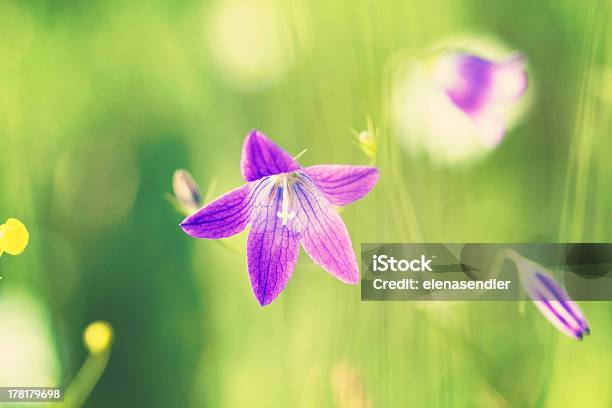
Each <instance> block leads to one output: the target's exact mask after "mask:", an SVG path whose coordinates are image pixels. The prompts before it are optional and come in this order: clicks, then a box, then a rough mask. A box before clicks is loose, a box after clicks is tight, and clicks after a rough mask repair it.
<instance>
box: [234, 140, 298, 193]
mask: <svg viewBox="0 0 612 408" xmlns="http://www.w3.org/2000/svg"><path fill="white" fill-rule="evenodd" d="M299 167H300V166H299V164H298V163H297V162H296V161H295V160H294V159H293V157H291V156H290V155H289V153H287V152H286V151H284V150H283V149H281V148H280V147H278V146H277V145H276V144H275V143H274V142H273V141H271V140H270V139H268V138H267V137H266V135H264V134H263V133H261V132H259V131H257V130H252V131H251V132H250V133H249V134H248V135H247V137H246V140H245V141H244V146H243V147H242V160H241V162H240V170H241V171H242V176H243V177H244V178H245V180H247V181H253V180H257V179H260V178H262V177H265V176H271V175H273V174H278V173H287V172H290V171H293V170H297V169H298V168H299Z"/></svg>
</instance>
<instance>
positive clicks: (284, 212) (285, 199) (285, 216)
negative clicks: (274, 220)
mask: <svg viewBox="0 0 612 408" xmlns="http://www.w3.org/2000/svg"><path fill="white" fill-rule="evenodd" d="M277 183H278V184H277V185H279V186H280V188H281V195H282V201H281V211H277V212H276V216H277V217H278V218H281V219H282V220H283V225H287V221H289V220H291V219H292V218H293V217H295V211H289V208H291V193H290V190H289V175H288V174H279V175H278V176H277Z"/></svg>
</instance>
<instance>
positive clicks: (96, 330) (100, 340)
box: [83, 321, 113, 354]
mask: <svg viewBox="0 0 612 408" xmlns="http://www.w3.org/2000/svg"><path fill="white" fill-rule="evenodd" d="M112 341H113V328H112V327H111V325H110V324H109V323H107V322H104V321H97V322H93V323H91V324H90V325H89V326H87V328H86V329H85V331H84V332H83V342H84V343H85V346H86V347H87V349H88V350H89V352H90V353H91V354H100V353H102V352H104V351H106V350H108V348H109V347H110V345H111V343H112Z"/></svg>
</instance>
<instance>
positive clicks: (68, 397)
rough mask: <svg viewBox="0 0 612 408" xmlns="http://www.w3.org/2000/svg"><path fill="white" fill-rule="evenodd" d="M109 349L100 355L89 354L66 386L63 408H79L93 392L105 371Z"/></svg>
mask: <svg viewBox="0 0 612 408" xmlns="http://www.w3.org/2000/svg"><path fill="white" fill-rule="evenodd" d="M110 354H111V353H110V348H109V349H108V350H106V351H104V352H102V353H100V354H89V355H88V356H87V359H86V360H85V363H83V366H82V367H81V369H80V370H79V372H78V373H77V375H76V376H75V377H74V379H73V380H72V383H71V384H70V385H69V386H68V389H67V390H66V394H65V395H64V403H63V405H62V407H65V408H79V407H82V406H83V404H85V401H86V400H87V398H88V397H89V395H90V394H91V392H92V391H93V389H94V387H95V386H96V384H97V383H98V381H99V380H100V377H101V376H102V374H103V373H104V370H105V369H106V365H107V364H108V360H109V358H110Z"/></svg>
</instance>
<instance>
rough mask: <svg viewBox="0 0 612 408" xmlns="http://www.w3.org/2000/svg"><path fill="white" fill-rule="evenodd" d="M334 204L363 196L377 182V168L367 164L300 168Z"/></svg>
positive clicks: (345, 203) (349, 201)
mask: <svg viewBox="0 0 612 408" xmlns="http://www.w3.org/2000/svg"><path fill="white" fill-rule="evenodd" d="M302 172H303V173H304V174H306V175H307V176H308V177H309V178H310V179H311V180H312V181H313V182H314V184H315V185H316V186H317V187H318V189H319V190H321V191H322V192H323V194H325V196H326V197H327V198H328V199H329V201H331V202H332V203H333V204H335V205H347V204H350V203H352V202H354V201H357V200H359V199H360V198H363V197H364V196H365V195H366V194H368V193H369V192H370V191H371V190H372V189H373V188H374V186H375V185H376V183H377V182H378V169H377V168H376V167H369V166H350V165H338V164H324V165H319V166H311V167H306V168H305V169H303V170H302Z"/></svg>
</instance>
